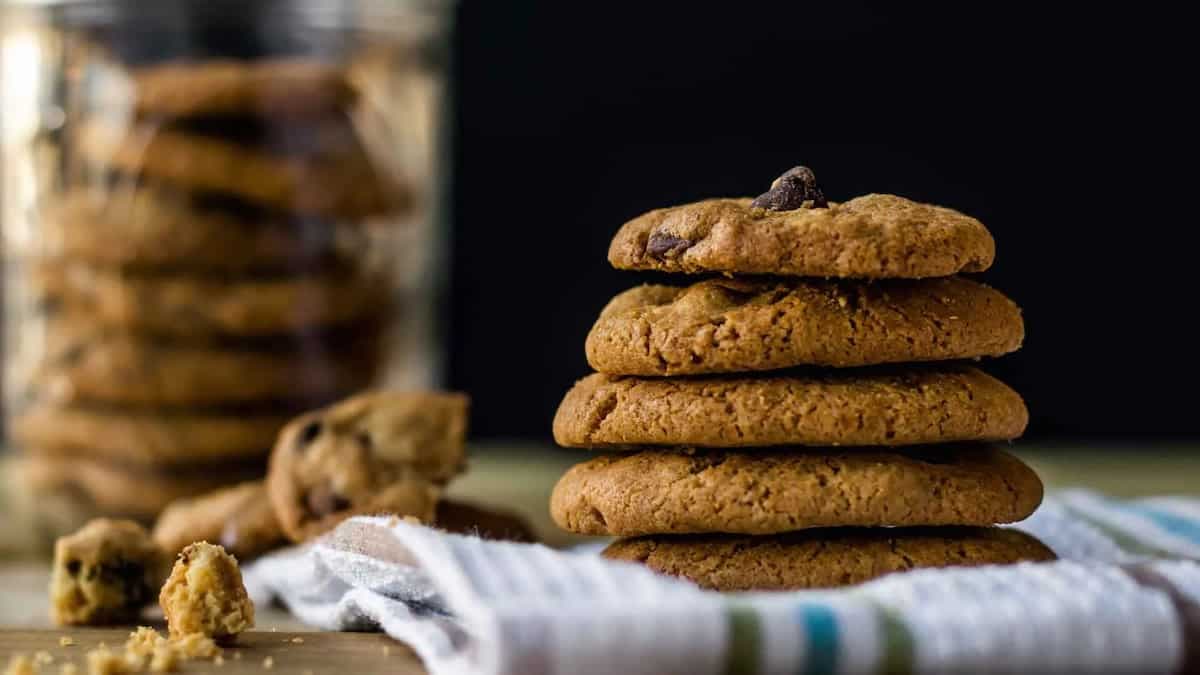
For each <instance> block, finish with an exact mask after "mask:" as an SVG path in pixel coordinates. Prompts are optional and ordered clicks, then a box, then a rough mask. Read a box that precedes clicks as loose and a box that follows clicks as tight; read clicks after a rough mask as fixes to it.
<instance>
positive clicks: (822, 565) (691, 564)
mask: <svg viewBox="0 0 1200 675" xmlns="http://www.w3.org/2000/svg"><path fill="white" fill-rule="evenodd" d="M603 555H604V557H606V558H610V559H612V560H626V561H629V562H638V563H641V564H643V565H645V566H647V567H649V568H650V569H652V570H654V571H655V572H659V573H661V574H666V575H670V576H674V577H683V578H684V579H688V580H690V581H692V582H694V583H695V584H696V585H698V586H700V587H702V588H708V589H712V590H717V591H728V592H736V591H792V590H800V589H805V588H829V587H834V586H849V585H851V584H859V583H862V582H864V581H869V580H871V579H874V578H876V577H880V576H883V575H885V574H890V573H892V572H905V571H908V570H913V569H919V568H924V567H951V566H974V565H1008V564H1013V563H1018V562H1026V561H1033V562H1040V561H1046V560H1054V558H1055V556H1054V553H1053V552H1052V551H1051V550H1050V549H1048V548H1046V546H1045V545H1044V544H1042V543H1041V542H1040V541H1038V540H1037V539H1035V538H1033V537H1031V536H1029V535H1028V534H1025V533H1024V532H1020V531H1017V530H1011V529H1006V528H1000V527H938V528H930V527H925V528H887V529H884V528H832V529H819V530H806V531H802V532H789V533H787V534H780V535H773V536H762V537H747V536H741V535H725V534H701V535H675V536H669V535H664V536H649V537H637V538H634V539H621V540H618V541H615V542H613V543H612V544H610V545H609V547H608V548H606V549H605V550H604V553H603Z"/></svg>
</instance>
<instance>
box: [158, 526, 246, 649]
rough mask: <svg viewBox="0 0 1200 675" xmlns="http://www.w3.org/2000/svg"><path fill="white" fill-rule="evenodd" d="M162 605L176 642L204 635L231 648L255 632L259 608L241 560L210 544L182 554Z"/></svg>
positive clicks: (164, 590)
mask: <svg viewBox="0 0 1200 675" xmlns="http://www.w3.org/2000/svg"><path fill="white" fill-rule="evenodd" d="M158 604H159V605H160V606H162V610H163V616H165V617H166V619H167V628H168V630H170V632H171V637H172V638H182V637H184V636H187V635H196V634H199V635H204V636H206V637H210V638H212V639H213V640H214V641H215V642H217V643H218V644H228V643H230V642H232V641H233V640H234V639H235V638H236V637H237V635H238V634H239V633H241V632H243V631H246V630H249V629H250V628H253V627H254V603H253V602H250V597H249V596H248V595H247V594H246V586H245V584H243V583H242V571H241V570H240V569H239V568H238V563H237V560H236V559H234V557H233V556H231V555H229V554H228V553H226V552H225V549H223V548H221V547H220V546H215V545H213V544H210V543H208V542H203V541H202V542H197V543H195V544H190V545H188V546H187V547H186V548H184V549H183V551H181V552H180V553H179V557H178V559H176V561H175V566H174V567H173V568H172V569H171V576H169V577H168V578H167V583H165V584H163V587H162V592H161V593H159V595H158Z"/></svg>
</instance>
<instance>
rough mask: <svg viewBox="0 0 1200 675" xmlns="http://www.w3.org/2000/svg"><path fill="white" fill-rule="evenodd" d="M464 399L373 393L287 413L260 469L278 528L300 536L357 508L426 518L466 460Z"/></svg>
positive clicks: (328, 526) (305, 536)
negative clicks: (264, 470)
mask: <svg viewBox="0 0 1200 675" xmlns="http://www.w3.org/2000/svg"><path fill="white" fill-rule="evenodd" d="M467 406H468V399H467V397H466V396H464V395H462V394H453V393H415V392H414V393H399V392H373V393H368V394H363V395H360V396H356V397H354V398H351V399H348V400H346V401H343V402H341V403H339V404H337V405H334V406H331V407H329V408H326V409H324V410H319V411H317V412H314V413H310V414H308V415H304V416H302V417H300V418H298V419H296V420H294V421H293V422H292V423H291V424H289V425H288V426H287V427H285V428H284V430H283V431H282V432H281V433H280V435H279V440H278V441H277V443H276V445H275V449H274V451H273V452H272V454H271V466H270V470H269V472H268V475H267V492H268V494H269V495H270V498H271V503H272V505H273V506H274V510H275V515H276V516H277V517H278V518H279V524H280V526H281V527H282V528H283V531H284V532H285V533H286V534H287V536H288V538H289V539H291V540H292V541H295V542H302V541H306V540H308V539H311V538H312V537H315V536H317V535H319V534H322V533H324V532H326V531H328V530H330V529H332V528H333V527H334V526H336V525H337V524H338V523H340V522H341V521H342V520H345V519H346V518H348V517H350V516H352V515H357V514H383V513H388V514H393V515H399V516H413V517H416V518H418V519H420V520H422V521H424V522H430V521H431V520H432V519H433V517H434V507H435V505H436V504H437V500H438V497H439V496H440V494H441V485H442V484H444V483H445V482H446V481H448V480H449V479H450V478H452V477H454V476H455V475H457V474H458V473H460V472H461V471H462V469H463V466H464V464H465V454H464V439H465V436H466V430H467Z"/></svg>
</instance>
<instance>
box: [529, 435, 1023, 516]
mask: <svg viewBox="0 0 1200 675" xmlns="http://www.w3.org/2000/svg"><path fill="white" fill-rule="evenodd" d="M1041 500H1042V483H1041V481H1039V480H1038V477H1037V474H1035V473H1034V472H1033V471H1032V470H1031V469H1030V468H1029V467H1027V466H1025V465H1024V464H1023V463H1022V462H1021V461H1020V460H1018V459H1016V458H1015V457H1013V456H1012V455H1009V454H1008V453H1006V452H1004V451H1002V450H999V449H996V448H992V447H989V446H986V445H949V446H927V447H922V448H912V449H908V450H904V451H880V450H871V449H868V448H854V449H847V450H830V449H821V450H814V451H805V450H801V449H791V448H789V449H786V450H776V451H767V450H759V451H751V452H737V453H734V452H720V451H694V452H673V451H668V450H646V451H643V452H638V453H634V454H629V455H603V456H600V457H597V458H595V459H593V460H590V461H587V462H584V463H582V464H578V465H576V466H574V467H572V468H571V469H570V470H568V471H567V473H566V474H565V475H564V476H563V477H562V478H561V479H560V480H559V481H558V484H557V485H556V486H555V487H554V492H553V494H552V495H551V498H550V514H551V515H552V516H553V518H554V522H556V523H558V525H559V526H560V527H562V528H563V529H565V530H568V531H570V532H576V533H578V534H590V535H613V536H620V537H629V536H637V535H643V534H699V533H711V532H727V533H730V534H778V533H781V532H790V531H793V530H802V529H808V528H813V527H844V526H863V527H877V526H897V527H901V526H905V527H906V526H913V525H992V524H996V523H1010V522H1014V521H1018V520H1021V519H1023V518H1025V517H1027V516H1029V515H1030V514H1031V513H1033V510H1034V509H1035V508H1037V506H1038V504H1040V503H1041Z"/></svg>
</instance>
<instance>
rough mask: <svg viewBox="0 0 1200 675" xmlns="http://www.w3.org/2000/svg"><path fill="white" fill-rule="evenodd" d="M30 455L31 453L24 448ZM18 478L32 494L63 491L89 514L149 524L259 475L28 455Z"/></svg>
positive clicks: (252, 468)
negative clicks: (191, 500) (169, 510)
mask: <svg viewBox="0 0 1200 675" xmlns="http://www.w3.org/2000/svg"><path fill="white" fill-rule="evenodd" d="M26 450H27V451H29V450H32V451H33V452H35V453H36V449H30V448H26ZM20 471H21V475H22V476H23V477H24V479H25V480H26V481H27V484H28V485H29V487H30V489H31V490H32V491H33V492H34V493H37V494H55V493H62V492H64V491H66V492H67V493H68V494H72V495H76V496H78V497H79V498H81V500H84V502H85V505H86V506H87V507H89V509H91V510H92V512H93V513H107V514H120V515H122V516H125V517H129V518H136V519H138V520H144V521H150V520H152V519H153V518H154V517H155V516H156V515H158V513H159V512H160V511H162V510H163V509H164V508H166V506H167V505H168V504H170V503H172V502H174V501H177V500H179V499H185V498H187V497H194V496H196V495H201V494H205V493H208V492H212V491H213V490H216V489H218V488H220V487H223V486H225V485H229V484H231V483H237V482H239V481H245V480H250V479H252V478H255V477H257V476H262V474H263V467H262V465H261V463H257V464H256V463H249V464H244V463H225V464H222V465H221V467H220V470H219V471H217V470H214V469H213V468H212V467H186V468H173V469H171V470H170V471H154V470H146V469H139V468H137V467H129V466H124V465H121V464H115V463H113V462H105V461H100V460H94V459H88V458H86V457H54V456H46V455H40V454H31V455H29V456H26V457H23V458H22V459H21V462H20Z"/></svg>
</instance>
